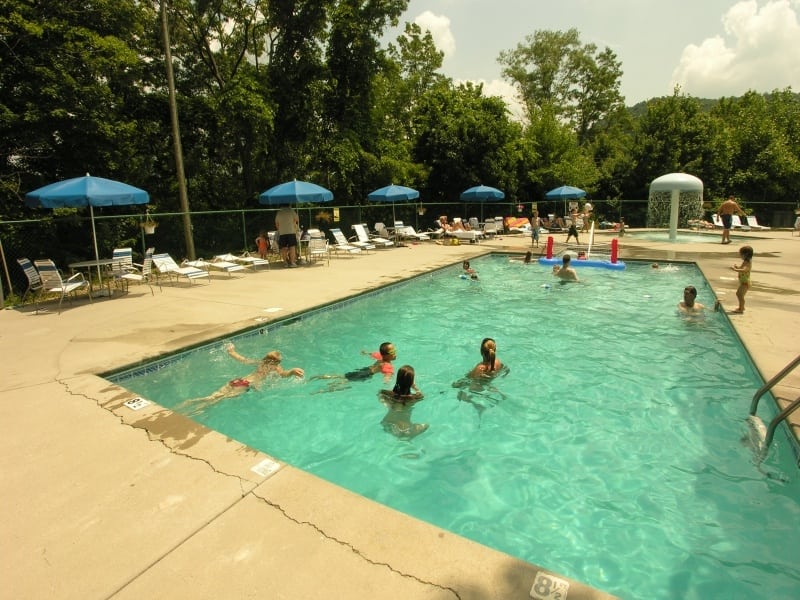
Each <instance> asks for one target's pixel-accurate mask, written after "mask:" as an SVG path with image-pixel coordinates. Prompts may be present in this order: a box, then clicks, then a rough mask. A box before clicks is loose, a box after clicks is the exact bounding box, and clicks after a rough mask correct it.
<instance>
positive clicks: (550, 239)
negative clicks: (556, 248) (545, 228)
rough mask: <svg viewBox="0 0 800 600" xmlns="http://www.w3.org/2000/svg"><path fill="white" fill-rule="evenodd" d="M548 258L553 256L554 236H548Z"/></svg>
mask: <svg viewBox="0 0 800 600" xmlns="http://www.w3.org/2000/svg"><path fill="white" fill-rule="evenodd" d="M547 258H553V236H552V235H548V236H547Z"/></svg>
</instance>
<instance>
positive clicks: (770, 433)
mask: <svg viewBox="0 0 800 600" xmlns="http://www.w3.org/2000/svg"><path fill="white" fill-rule="evenodd" d="M797 365H800V355H797V356H796V357H795V359H794V360H793V361H792V362H790V363H789V364H788V365H786V366H785V367H784V368H783V369H781V371H780V373H778V374H777V375H775V376H774V377H773V378H772V379H770V380H769V381H767V382H766V383H765V384H764V385H762V386H761V387H760V388H759V389H758V391H757V392H756V393H755V395H754V396H753V401H752V402H751V403H750V416H755V414H756V411H757V410H758V402H759V400H761V397H762V396H763V395H764V394H766V393H767V392H768V391H769V390H771V389H772V388H773V387H774V386H775V385H776V384H777V383H778V382H779V381H781V380H782V379H783V378H784V377H786V376H787V375H788V374H789V373H791V372H792V371H793V370H794V368H795V367H796V366H797ZM798 408H800V396H798V397H797V398H796V399H795V400H794V401H793V402H792V403H790V404H789V405H788V406H787V407H786V408H784V409H783V410H782V411H781V412H779V413H778V414H777V415H776V416H775V418H774V419H772V421H770V422H769V426H768V427H767V434H766V436H765V437H764V445H763V448H764V451H767V450H768V449H769V447H770V445H771V444H772V438H773V437H774V436H775V430H776V429H777V428H778V425H780V423H781V421H783V420H784V419H785V418H786V417H788V416H789V415H790V414H792V413H793V412H794V411H795V410H797V409H798Z"/></svg>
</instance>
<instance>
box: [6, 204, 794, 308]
mask: <svg viewBox="0 0 800 600" xmlns="http://www.w3.org/2000/svg"><path fill="white" fill-rule="evenodd" d="M591 202H592V205H593V207H594V209H593V210H594V218H595V219H596V221H597V222H598V223H600V222H602V221H611V222H617V221H619V219H620V217H624V218H625V222H626V223H627V225H628V227H644V226H645V222H646V219H647V200H616V201H603V200H594V199H592V200H591ZM769 206H770V207H772V208H771V209H770V212H765V214H764V216H763V217H762V215H761V213H759V212H758V208H757V207H752V208H754V209H755V210H756V212H757V214H758V215H759V221H762V220H763V223H762V224H771V223H770V221H771V219H777V218H778V217H779V216H780V217H781V218H782V214H781V215H779V214H778V212H779V211H777V210H775V209H774V207H775V205H774V204H770V205H769ZM295 209H296V210H297V212H298V215H299V217H300V225H301V227H302V228H306V229H321V230H322V231H324V232H326V234H327V232H328V230H329V229H330V228H331V227H338V228H340V229H341V230H342V232H344V234H345V236H347V237H350V236H352V235H353V231H352V225H353V224H355V223H367V224H368V225H369V229H370V230H372V228H373V227H374V224H375V222H376V221H382V222H384V223H386V224H387V225H389V226H391V225H392V224H393V221H394V220H398V221H403V223H405V224H406V225H413V226H414V228H415V229H416V230H417V231H427V230H429V229H433V228H434V227H435V221H436V220H437V219H438V217H439V215H448V216H449V217H450V218H451V219H452V218H453V217H456V216H460V217H462V218H465V219H469V218H470V217H475V218H477V219H478V220H480V221H483V220H484V217H495V216H503V217H505V216H510V215H513V216H525V217H530V216H531V214H532V212H533V210H534V209H535V210H537V211H538V212H539V215H540V216H546V215H548V214H557V215H563V214H564V213H565V211H567V212H568V210H569V204H568V203H565V202H563V201H558V202H547V201H544V202H535V203H533V204H531V203H530V202H528V203H525V204H517V203H510V202H507V201H500V202H494V201H493V202H485V203H475V202H472V203H465V202H442V203H430V202H425V203H421V204H420V203H416V202H403V203H400V202H397V203H394V204H391V203H370V204H364V205H347V206H329V205H325V204H322V205H313V206H303V205H301V206H297V207H295ZM124 210H126V207H109V208H96V209H95V219H94V221H95V229H96V232H97V246H98V254H99V256H100V257H101V258H104V257H109V256H111V254H112V252H113V249H114V248H124V247H131V248H133V252H134V261H135V262H141V260H142V258H143V256H144V252H145V250H146V248H149V247H151V246H152V247H155V249H156V252H168V253H169V254H171V255H172V256H173V257H174V258H175V260H176V261H178V262H180V261H181V260H182V259H184V258H189V256H188V253H187V249H186V238H185V233H184V231H185V228H184V214H183V213H151V214H150V216H151V218H152V219H153V220H155V221H156V224H157V227H156V229H155V232H154V233H153V234H147V233H145V231H144V228H143V227H142V225H143V222H144V218H145V217H144V215H143V214H131V213H130V212H123V211H124ZM127 210H130V209H129V207H128V208H127ZM276 212H277V208H268V207H264V208H255V209H239V210H221V211H197V212H190V214H189V220H190V221H191V234H192V239H193V242H194V247H195V254H196V258H211V257H213V256H214V255H216V254H223V253H227V252H233V253H241V252H243V251H245V250H248V251H250V252H254V251H255V238H256V237H257V236H258V234H259V233H260V232H261V231H272V230H274V229H275V213H276ZM782 212H786V213H787V214H788V215H790V216H791V214H792V212H791V207H789V206H787V210H786V211H782ZM787 218H788V217H787ZM91 225H92V224H91V220H90V218H89V215H88V212H87V211H86V210H76V209H61V210H55V211H53V213H52V216H48V217H45V218H42V219H35V220H34V219H32V220H24V221H3V220H0V259H1V260H2V269H3V272H2V275H0V279H1V280H2V281H1V285H0V303H2V304H12V303H17V302H18V301H19V298H20V297H21V296H22V294H23V293H24V291H25V289H26V288H27V286H28V282H27V278H26V277H25V274H24V272H23V271H22V269H21V268H20V267H19V265H18V264H17V259H18V258H22V257H25V258H29V259H30V260H36V259H39V258H50V259H52V260H53V261H54V262H55V263H56V265H58V266H59V267H60V268H61V269H62V270H65V271H66V270H67V268H68V265H69V264H70V263H73V262H77V261H82V260H87V259H93V258H94V246H93V242H92V228H91ZM330 237H331V236H328V238H329V239H330Z"/></svg>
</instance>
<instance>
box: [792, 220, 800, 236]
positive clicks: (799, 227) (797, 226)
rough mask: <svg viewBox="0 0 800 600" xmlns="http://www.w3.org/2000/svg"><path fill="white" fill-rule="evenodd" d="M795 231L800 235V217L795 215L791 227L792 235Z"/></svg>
mask: <svg viewBox="0 0 800 600" xmlns="http://www.w3.org/2000/svg"><path fill="white" fill-rule="evenodd" d="M795 232H797V234H798V235H800V217H797V218H796V219H795V220H794V229H792V237H794V234H795Z"/></svg>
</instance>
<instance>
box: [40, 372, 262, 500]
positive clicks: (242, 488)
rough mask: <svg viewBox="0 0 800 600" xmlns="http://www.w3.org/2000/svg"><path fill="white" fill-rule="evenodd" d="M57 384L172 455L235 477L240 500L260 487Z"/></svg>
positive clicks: (63, 382)
mask: <svg viewBox="0 0 800 600" xmlns="http://www.w3.org/2000/svg"><path fill="white" fill-rule="evenodd" d="M55 382H56V383H58V384H60V385H61V386H63V388H64V389H65V390H66V392H67V393H68V394H69V395H70V396H75V397H78V398H85V399H87V400H89V401H91V402H94V403H95V404H96V405H97V406H98V407H99V408H101V409H103V410H105V411H106V412H108V413H110V414H111V415H113V416H114V417H116V418H117V420H118V421H119V423H120V424H121V425H124V426H126V427H130V428H131V429H137V430H140V431H144V433H145V435H147V439H148V440H149V441H151V442H156V443H159V444H161V445H162V446H163V447H164V448H166V449H167V451H169V453H170V454H174V455H175V456H181V457H183V458H188V459H190V460H194V461H198V462H201V463H203V464H205V465H206V466H207V467H208V468H209V469H211V471H213V472H214V473H217V474H218V475H223V476H225V477H233V478H234V479H236V480H237V481H238V483H239V491H240V495H239V499H242V498H244V497H245V496H246V495H247V494H249V493H250V492H252V491H253V490H254V489H255V488H256V487H257V486H258V484H257V483H255V482H252V481H248V480H246V479H243V478H242V477H240V476H239V475H234V474H233V473H226V472H224V471H220V470H219V469H217V468H216V467H215V466H214V465H212V464H211V462H210V461H209V460H207V459H205V458H200V457H198V456H192V455H191V454H187V453H186V452H181V451H180V450H178V449H177V448H174V447H172V446H171V445H170V444H168V443H167V440H165V439H163V438H161V437H158V436H156V435H154V434H152V433H151V432H150V430H149V429H148V428H147V427H146V426H142V425H140V424H139V423H128V422H127V421H125V419H124V418H123V417H122V416H121V415H118V414H116V413H115V412H114V411H113V410H112V409H111V408H109V407H106V406H103V404H101V403H100V401H99V400H97V399H96V398H92V397H90V396H89V395H88V394H85V393H83V392H74V391H72V389H70V386H69V382H68V381H65V380H61V379H56V380H55ZM246 484H249V485H246ZM247 488H249V489H247Z"/></svg>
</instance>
